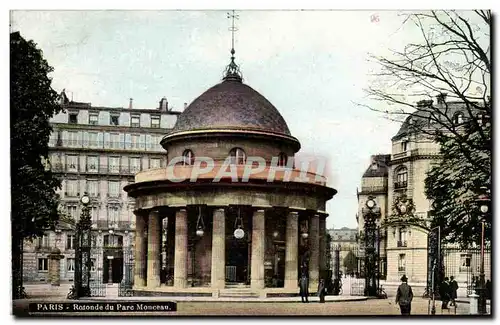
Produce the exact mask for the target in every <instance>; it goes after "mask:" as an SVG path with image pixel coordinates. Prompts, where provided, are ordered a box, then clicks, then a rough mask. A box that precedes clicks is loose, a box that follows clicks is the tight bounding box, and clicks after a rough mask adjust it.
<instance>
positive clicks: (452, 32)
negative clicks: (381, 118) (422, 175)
mask: <svg viewBox="0 0 500 325" xmlns="http://www.w3.org/2000/svg"><path fill="white" fill-rule="evenodd" d="M403 25H413V27H414V28H417V29H418V30H419V32H420V36H421V42H419V43H410V44H407V45H406V46H405V48H404V49H403V50H402V51H398V50H392V51H391V53H392V55H391V57H380V56H376V55H371V56H370V60H372V61H374V62H376V63H377V64H378V66H379V67H380V70H378V71H377V72H375V73H374V74H372V78H373V82H372V83H371V85H370V86H369V87H368V89H365V91H366V93H367V95H368V98H369V99H371V100H375V101H379V102H382V103H383V104H384V107H383V108H380V106H379V105H372V104H360V105H363V106H366V107H368V108H370V109H371V110H374V111H377V112H380V113H383V114H385V115H386V116H387V118H389V119H392V120H396V121H400V122H403V121H405V120H408V116H409V115H411V116H412V117H413V118H414V121H415V123H412V124H411V127H410V128H411V129H413V130H415V131H418V132H419V133H423V134H427V135H430V136H432V137H434V136H436V132H440V133H442V135H444V136H448V137H453V138H456V139H458V140H459V143H466V144H468V145H471V146H472V147H476V146H477V141H474V142H473V141H470V140H469V139H468V137H467V134H464V133H463V132H461V130H460V128H459V127H457V123H456V121H453V113H454V109H453V108H454V107H456V104H457V102H459V103H460V106H461V108H462V109H463V110H465V111H466V112H467V116H466V118H468V119H469V120H471V122H472V123H473V124H474V127H475V130H477V131H478V132H479V135H480V136H481V138H482V140H483V141H481V142H480V143H481V147H480V148H477V149H480V150H484V149H489V148H490V139H489V137H488V136H487V135H486V134H484V132H483V129H482V124H483V123H482V121H483V120H484V119H489V118H490V116H491V108H490V71H491V61H490V53H491V51H490V42H489V41H490V39H489V38H490V26H491V13H490V12H489V11H474V12H461V13H460V12H455V11H431V12H428V13H427V12H422V13H412V14H405V19H404V22H403ZM436 96H437V98H438V100H437V103H433V99H434V98H435V97H436ZM446 99H447V100H446ZM450 103H451V104H450Z"/></svg>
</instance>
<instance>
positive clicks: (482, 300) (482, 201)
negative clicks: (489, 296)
mask: <svg viewBox="0 0 500 325" xmlns="http://www.w3.org/2000/svg"><path fill="white" fill-rule="evenodd" d="M485 192H486V189H485ZM477 203H478V205H479V210H480V211H481V213H482V214H483V216H482V217H481V266H480V269H479V288H478V291H479V300H478V313H479V314H481V315H485V314H486V292H485V291H486V284H485V279H484V226H485V221H486V216H487V214H488V211H489V204H490V197H489V196H488V195H487V194H481V195H480V196H479V197H478V199H477Z"/></svg>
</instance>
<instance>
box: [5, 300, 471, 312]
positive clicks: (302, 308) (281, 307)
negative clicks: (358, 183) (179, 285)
mask: <svg viewBox="0 0 500 325" xmlns="http://www.w3.org/2000/svg"><path fill="white" fill-rule="evenodd" d="M50 300H52V299H50ZM53 300H56V299H54V298H53ZM134 300H136V301H137V300H139V299H134ZM35 301H40V300H38V299H36V300H35V299H31V300H23V301H16V302H15V303H14V306H15V309H16V310H17V311H22V310H26V309H27V306H28V303H29V302H35ZM57 301H61V299H57ZM44 302H49V301H48V299H45V300H44ZM68 302H69V301H68ZM427 304H428V301H427V300H424V299H421V298H417V299H415V300H414V303H413V305H412V314H413V315H427ZM436 305H437V307H438V308H437V311H436V314H437V315H438V316H441V315H443V316H454V312H453V310H450V312H449V313H448V312H445V313H441V310H440V308H439V306H440V305H439V302H436ZM468 313H469V304H467V303H461V304H459V306H458V308H457V313H456V314H457V315H468ZM45 315H47V314H45ZM59 315H61V314H59ZM67 315H68V316H83V315H85V316H90V315H91V314H89V313H81V314H80V313H71V314H67ZM99 315H115V316H128V315H134V316H139V315H152V316H153V315H154V316H176V315H177V316H188V315H193V316H290V315H303V316H305V315H309V316H342V315H350V316H354V315H399V309H398V308H397V306H396V305H395V304H394V300H393V299H385V300H384V299H369V300H365V301H342V302H327V303H325V304H319V303H317V302H311V303H309V304H302V303H300V302H280V303H268V302H194V301H179V302H178V304H177V312H170V313H166V312H164V313H162V312H150V313H141V314H138V313H105V314H99Z"/></svg>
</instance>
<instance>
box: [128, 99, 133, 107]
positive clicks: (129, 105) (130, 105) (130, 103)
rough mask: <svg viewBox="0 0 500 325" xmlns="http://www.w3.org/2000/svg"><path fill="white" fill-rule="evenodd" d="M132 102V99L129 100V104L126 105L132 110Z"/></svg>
mask: <svg viewBox="0 0 500 325" xmlns="http://www.w3.org/2000/svg"><path fill="white" fill-rule="evenodd" d="M133 101H134V99H133V98H130V102H129V103H128V108H129V109H132V108H133V107H134V106H133V105H132V102H133Z"/></svg>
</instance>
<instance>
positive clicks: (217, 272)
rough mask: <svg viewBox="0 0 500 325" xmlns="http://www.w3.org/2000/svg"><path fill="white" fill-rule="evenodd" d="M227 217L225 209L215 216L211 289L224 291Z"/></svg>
mask: <svg viewBox="0 0 500 325" xmlns="http://www.w3.org/2000/svg"><path fill="white" fill-rule="evenodd" d="M225 273H226V215H225V213H224V209H217V210H215V211H214V214H213V230H212V271H211V284H210V285H211V287H212V288H216V289H224V286H225V284H226V274H225Z"/></svg>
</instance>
